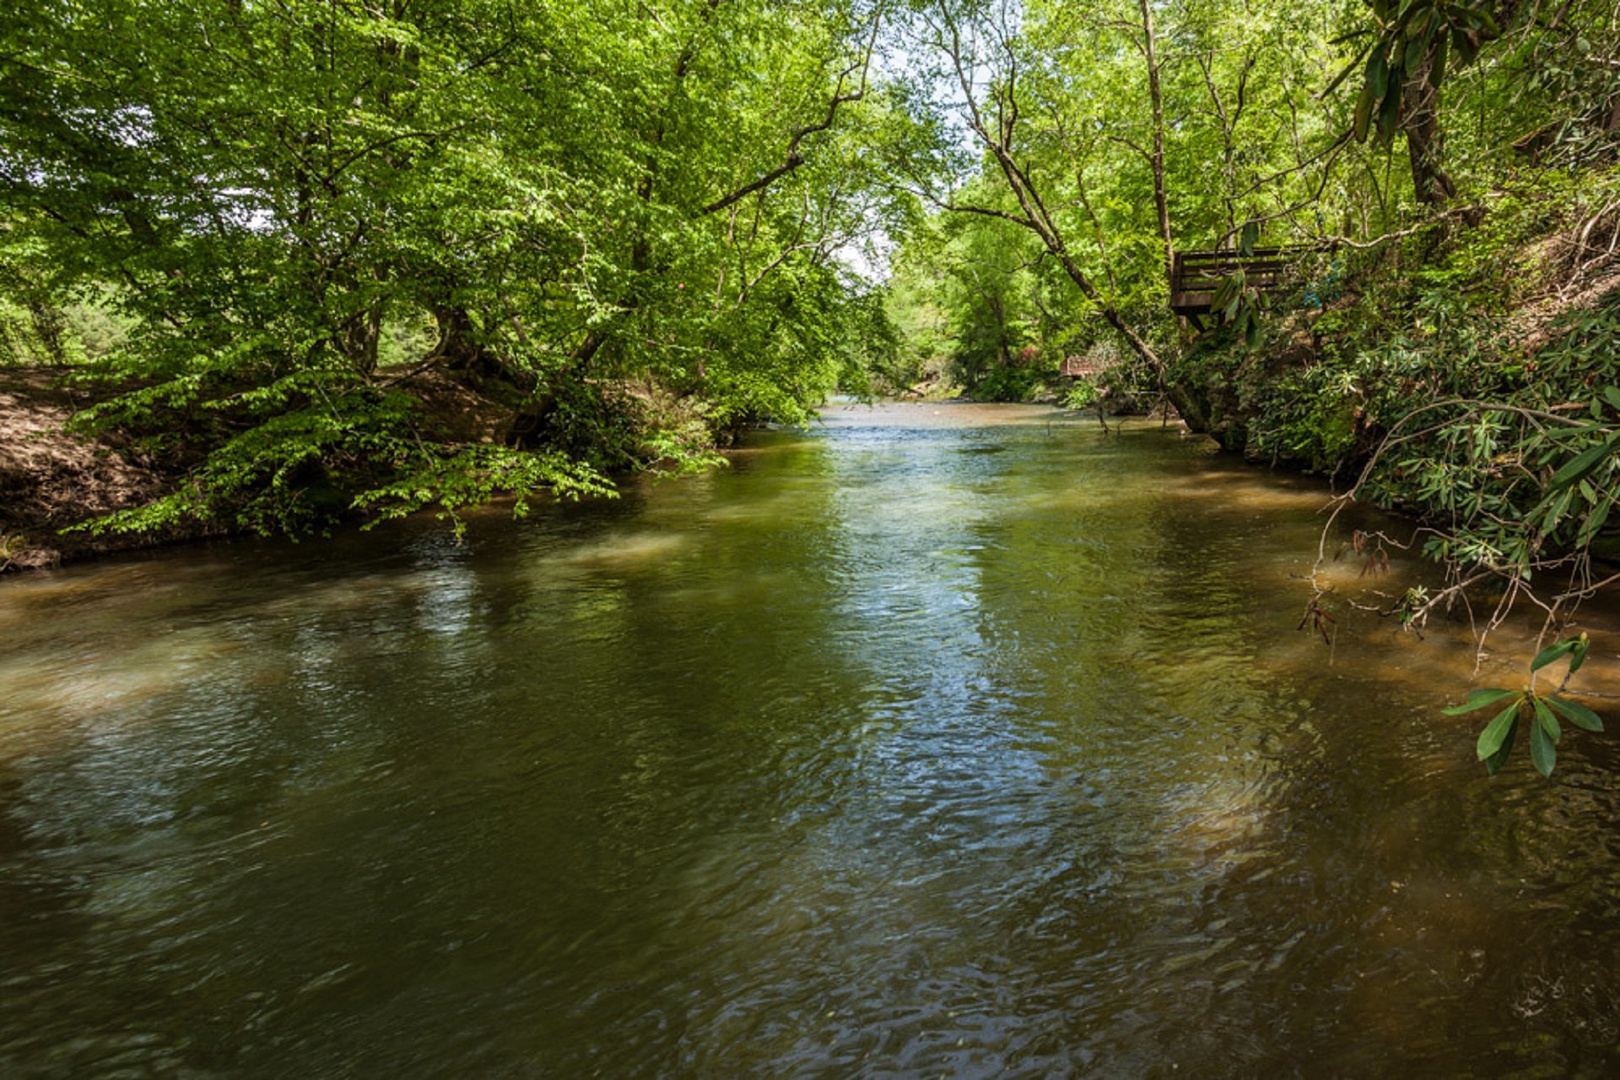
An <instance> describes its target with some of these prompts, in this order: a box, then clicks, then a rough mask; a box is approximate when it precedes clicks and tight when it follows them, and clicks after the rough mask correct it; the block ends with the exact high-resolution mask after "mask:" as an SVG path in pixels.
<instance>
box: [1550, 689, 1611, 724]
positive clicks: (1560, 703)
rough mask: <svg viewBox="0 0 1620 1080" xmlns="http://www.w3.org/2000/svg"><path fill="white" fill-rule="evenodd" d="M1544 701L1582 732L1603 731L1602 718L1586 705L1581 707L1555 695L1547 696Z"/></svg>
mask: <svg viewBox="0 0 1620 1080" xmlns="http://www.w3.org/2000/svg"><path fill="white" fill-rule="evenodd" d="M1544 700H1545V701H1546V702H1547V705H1548V707H1549V708H1551V709H1552V710H1553V711H1554V712H1556V713H1558V715H1560V716H1562V717H1563V718H1564V719H1565V720H1568V721H1569V722H1570V723H1572V724H1574V725H1575V726H1576V727H1578V728H1580V729H1581V730H1582V731H1602V730H1603V720H1602V718H1601V717H1599V716H1598V714H1597V713H1595V712H1593V711H1592V710H1591V709H1588V708H1587V707H1586V706H1585V705H1581V704H1579V703H1577V702H1574V701H1569V700H1568V699H1566V698H1561V697H1558V696H1556V695H1553V694H1549V695H1547V697H1546V698H1545V699H1544Z"/></svg>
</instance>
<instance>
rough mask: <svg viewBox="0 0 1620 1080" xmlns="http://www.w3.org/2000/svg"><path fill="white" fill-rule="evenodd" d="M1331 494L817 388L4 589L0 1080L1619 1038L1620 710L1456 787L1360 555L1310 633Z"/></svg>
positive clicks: (1616, 1050)
mask: <svg viewBox="0 0 1620 1080" xmlns="http://www.w3.org/2000/svg"><path fill="white" fill-rule="evenodd" d="M1323 503H1324V493H1323V490H1322V489H1321V488H1320V487H1319V486H1317V485H1314V484H1312V483H1308V482H1306V481H1302V480H1290V479H1287V478H1282V477H1277V476H1273V475H1269V474H1267V473H1265V472H1263V471H1260V470H1255V469H1252V468H1249V467H1247V466H1245V465H1243V464H1241V463H1238V462H1235V461H1234V460H1233V459H1231V458H1228V457H1225V456H1221V455H1218V454H1216V453H1215V452H1214V451H1212V450H1211V448H1210V447H1209V446H1208V444H1206V443H1204V442H1202V441H1200V440H1197V439H1192V438H1184V437H1181V436H1179V435H1178V434H1177V433H1176V432H1175V431H1174V430H1173V429H1164V428H1162V427H1161V426H1159V425H1157V424H1138V425H1135V426H1131V427H1129V428H1128V429H1127V430H1125V431H1123V432H1121V433H1117V434H1113V435H1106V436H1105V435H1104V434H1103V433H1102V432H1101V431H1099V429H1098V427H1097V424H1096V421H1095V420H1085V419H1077V418H1075V417H1074V416H1072V415H1070V414H1059V413H1054V412H1051V411H1048V410H1043V409H1038V408H1020V407H999V408H986V407H975V406H966V405H949V404H946V405H915V406H883V407H879V408H875V409H874V408H867V407H848V408H840V409H835V410H831V411H830V412H829V413H828V415H827V417H826V419H825V422H824V423H823V424H821V425H818V426H817V427H815V428H813V429H811V430H809V431H806V432H799V433H790V432H777V433H772V434H768V435H765V436H762V437H761V438H760V439H759V440H758V441H757V442H756V443H755V444H753V445H752V446H751V447H750V448H749V449H747V450H745V451H743V452H740V453H739V454H737V455H736V458H735V460H734V463H733V466H732V467H731V468H730V469H726V470H722V471H719V472H716V473H714V474H711V475H707V476H703V477H698V478H695V479H686V480H679V481H668V482H663V483H659V484H647V485H642V486H638V487H634V488H632V489H630V490H629V491H627V492H626V495H625V497H624V498H623V499H621V500H619V501H616V502H609V503H593V504H583V505H563V506H553V507H541V508H538V509H537V510H536V511H535V512H534V513H533V514H532V515H531V516H530V517H529V518H528V519H526V520H524V521H522V522H518V523H514V522H512V521H511V520H510V519H509V518H508V517H505V516H503V515H501V514H499V513H494V512H491V513H489V514H485V515H481V516H477V517H475V518H474V519H473V520H472V521H471V527H470V530H469V535H468V539H467V541H466V542H465V543H463V544H460V545H457V544H456V543H455V542H453V540H452V539H451V538H450V537H448V536H447V535H446V533H445V530H444V529H443V528H442V527H441V526H438V525H435V524H433V523H412V524H410V525H408V526H405V527H402V528H399V529H395V530H394V531H392V532H388V531H380V532H377V533H373V534H369V535H367V536H365V537H353V536H351V537H344V538H339V539H336V540H332V541H325V542H318V543H306V544H301V545H295V546H288V545H275V544H268V543H256V542H237V543H229V544H221V545H217V546H211V547H203V548H191V549H180V550H173V551H168V552H163V553H159V554H155V555H152V556H149V557H143V558H126V559H121V560H116V561H109V562H105V563H101V564H96V565H90V566H85V567H81V568H75V569H69V570H65V571H61V572H57V573H52V574H44V575H38V576H34V577H30V578H25V579H14V580H9V581H5V582H3V583H0V642H3V645H0V1075H4V1076H7V1077H31V1076H40V1077H57V1076H61V1077H68V1076H72V1077H98V1076H119V1077H124V1076H129V1077H134V1076H182V1077H213V1076H220V1077H239V1076H240V1077H342V1076H354V1077H371V1076H378V1077H381V1076H390V1077H393V1076H399V1077H405V1076H409V1077H473V1076H479V1077H484V1076H488V1077H495V1076H519V1077H526V1076H561V1077H576V1076H588V1075H602V1076H615V1077H616V1076H715V1077H721V1076H724V1077H730V1076H941V1075H947V1076H1052V1075H1086V1076H1122V1077H1140V1076H1161V1077H1168V1076H1296V1075H1297V1076H1312V1077H1314V1076H1393V1075H1464V1074H1467V1075H1491V1076H1508V1075H1514V1076H1551V1075H1582V1076H1603V1075H1615V1074H1617V1073H1620V828H1617V825H1620V754H1617V752H1616V750H1615V747H1614V745H1613V741H1612V736H1585V735H1582V734H1580V733H1576V734H1575V735H1573V736H1571V737H1569V738H1566V739H1565V741H1564V744H1563V747H1562V751H1561V757H1560V763H1559V767H1558V770H1557V772H1556V773H1555V774H1554V777H1553V779H1552V780H1550V781H1547V780H1543V779H1541V778H1540V777H1539V776H1537V775H1536V774H1534V773H1533V772H1532V771H1531V770H1530V768H1529V765H1528V762H1527V761H1526V760H1525V755H1523V754H1522V753H1521V754H1520V756H1519V757H1518V758H1517V759H1516V760H1515V761H1514V762H1513V763H1512V764H1511V765H1510V766H1509V768H1508V769H1506V770H1505V771H1504V772H1503V773H1502V774H1501V775H1500V776H1498V777H1496V778H1487V777H1486V776H1485V774H1484V771H1483V769H1481V768H1480V767H1479V766H1478V764H1477V763H1476V762H1475V761H1474V760H1473V752H1472V751H1473V739H1474V736H1475V734H1476V733H1477V730H1478V728H1479V726H1480V723H1481V722H1482V720H1483V718H1465V719H1463V720H1452V719H1446V718H1443V717H1441V716H1440V715H1439V714H1438V709H1439V708H1440V707H1441V706H1443V705H1445V704H1447V703H1449V702H1452V701H1455V700H1457V699H1458V698H1459V697H1460V696H1461V694H1462V693H1463V692H1464V691H1465V690H1466V688H1467V687H1468V686H1470V685H1477V683H1476V682H1474V681H1473V680H1474V679H1475V675H1474V668H1473V650H1472V648H1471V647H1470V646H1469V645H1468V639H1467V635H1466V632H1465V628H1464V627H1462V626H1460V625H1456V624H1440V625H1434V626H1431V628H1430V633H1429V634H1428V635H1427V636H1426V637H1425V638H1424V639H1423V640H1421V641H1420V640H1419V639H1418V638H1416V637H1415V636H1413V635H1409V634H1408V635H1403V634H1401V633H1400V632H1399V630H1398V629H1397V628H1395V627H1394V626H1392V625H1390V624H1389V623H1388V622H1386V621H1381V620H1379V619H1378V618H1376V617H1375V616H1372V615H1362V614H1358V613H1356V612H1353V611H1351V610H1349V609H1348V608H1346V607H1345V606H1343V605H1342V603H1339V602H1338V599H1337V598H1338V597H1339V596H1340V595H1341V593H1343V592H1349V591H1351V590H1353V589H1357V588H1362V589H1364V588H1367V587H1369V581H1368V580H1367V579H1358V576H1357V575H1358V571H1359V570H1360V566H1361V564H1360V563H1359V562H1358V561H1357V560H1356V559H1354V558H1345V559H1341V560H1339V561H1338V562H1334V563H1331V564H1330V565H1329V566H1328V569H1327V574H1328V577H1329V578H1330V579H1332V580H1333V581H1334V582H1335V583H1336V584H1337V585H1338V587H1339V589H1340V590H1341V593H1336V594H1335V596H1334V597H1332V598H1330V607H1329V609H1330V611H1332V612H1334V613H1335V615H1336V618H1337V620H1338V621H1337V622H1336V623H1334V624H1332V625H1331V626H1330V627H1329V629H1330V630H1331V632H1332V635H1333V638H1334V640H1333V643H1332V645H1331V646H1330V645H1328V644H1327V643H1325V642H1324V641H1323V640H1322V637H1321V636H1320V635H1319V634H1317V633H1314V632H1313V629H1312V628H1310V627H1307V628H1306V629H1305V630H1303V631H1302V630H1300V629H1298V626H1299V622H1300V618H1301V614H1302V612H1303V610H1304V605H1305V603H1306V601H1307V599H1308V597H1309V591H1308V590H1307V589H1306V588H1305V586H1304V585H1303V584H1302V582H1301V581H1300V580H1299V579H1298V575H1300V574H1303V573H1305V572H1306V571H1307V570H1308V569H1309V566H1310V563H1311V561H1312V559H1313V557H1314V555H1315V552H1316V546H1317V535H1318V531H1319V530H1320V528H1321V525H1322V517H1321V514H1320V510H1321V508H1322V506H1323ZM1333 544H1334V542H1333V541H1330V547H1331V546H1333ZM1420 573H1421V570H1420V569H1419V568H1416V567H1413V566H1412V565H1410V564H1409V563H1408V562H1407V561H1406V560H1404V559H1401V558H1399V557H1397V558H1396V559H1395V560H1394V566H1393V567H1392V571H1391V574H1390V576H1389V578H1388V579H1387V580H1384V581H1383V583H1382V584H1381V585H1372V586H1370V587H1374V588H1378V587H1382V588H1385V589H1387V590H1394V591H1398V590H1399V589H1400V588H1404V584H1405V583H1406V582H1407V581H1409V580H1417V578H1416V577H1414V576H1413V575H1417V574H1420ZM1515 632H1516V631H1515V630H1514V629H1513V627H1511V626H1510V627H1508V628H1504V630H1503V631H1502V632H1501V636H1499V637H1498V638H1497V639H1495V641H1493V642H1492V648H1493V658H1492V659H1489V660H1487V662H1486V663H1485V665H1484V668H1483V670H1482V673H1481V675H1480V676H1479V677H1480V678H1483V679H1486V680H1487V681H1489V680H1492V679H1493V678H1497V677H1500V678H1506V679H1509V680H1512V681H1513V682H1514V683H1516V681H1517V680H1519V679H1520V676H1519V675H1517V674H1515V672H1516V671H1518V670H1519V669H1520V666H1521V665H1522V662H1523V657H1522V655H1520V654H1519V653H1518V651H1517V646H1518V645H1519V644H1522V642H1516V640H1515V639H1514V637H1513V634H1514V633H1515ZM1595 637H1596V639H1597V646H1596V647H1595V649H1594V660H1593V661H1592V663H1591V664H1590V665H1589V667H1590V668H1591V669H1592V671H1591V674H1590V675H1588V673H1586V672H1583V673H1582V676H1583V677H1587V678H1590V679H1592V680H1595V681H1594V682H1593V683H1592V684H1591V685H1593V686H1596V687H1600V688H1601V687H1602V686H1604V685H1605V684H1604V682H1603V680H1604V679H1609V680H1610V684H1609V685H1608V689H1609V690H1611V691H1612V690H1614V689H1616V687H1615V686H1614V685H1612V683H1613V681H1614V679H1613V675H1612V673H1611V668H1612V666H1613V662H1614V657H1615V655H1616V642H1617V641H1620V636H1617V635H1615V634H1614V633H1613V632H1612V631H1610V630H1608V629H1605V628H1604V627H1601V626H1599V627H1597V632H1596V634H1595ZM1498 653H1499V655H1497V654H1498ZM1594 704H1596V705H1598V706H1599V707H1600V708H1602V707H1603V706H1602V703H1601V702H1598V701H1594ZM1611 726H1612V725H1611Z"/></svg>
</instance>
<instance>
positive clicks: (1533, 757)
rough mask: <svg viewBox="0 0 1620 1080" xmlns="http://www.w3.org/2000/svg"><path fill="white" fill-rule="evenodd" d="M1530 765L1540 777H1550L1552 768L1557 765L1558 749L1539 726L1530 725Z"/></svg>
mask: <svg viewBox="0 0 1620 1080" xmlns="http://www.w3.org/2000/svg"><path fill="white" fill-rule="evenodd" d="M1530 763H1531V764H1532V765H1534V766H1535V767H1536V772H1538V773H1540V774H1541V775H1542V776H1551V775H1552V771H1553V766H1555V765H1557V764H1558V748H1557V747H1555V746H1553V741H1552V738H1551V737H1550V736H1549V735H1548V734H1547V729H1546V728H1544V727H1542V726H1541V725H1540V724H1531V725H1530Z"/></svg>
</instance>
